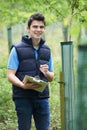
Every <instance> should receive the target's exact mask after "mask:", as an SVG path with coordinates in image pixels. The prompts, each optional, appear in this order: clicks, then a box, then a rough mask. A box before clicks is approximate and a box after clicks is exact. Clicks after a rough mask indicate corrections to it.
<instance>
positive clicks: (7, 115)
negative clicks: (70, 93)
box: [0, 0, 87, 130]
mask: <svg viewBox="0 0 87 130" xmlns="http://www.w3.org/2000/svg"><path fill="white" fill-rule="evenodd" d="M34 12H41V13H44V15H45V17H46V21H47V25H50V24H51V23H52V24H53V22H56V24H57V22H58V21H61V22H62V25H63V30H62V31H63V33H64V37H62V36H61V35H62V32H61V30H59V31H60V32H58V29H59V25H58V26H57V27H55V25H54V26H51V27H50V26H49V27H48V28H47V32H46V40H47V43H48V44H49V45H50V47H51V49H52V52H53V60H54V72H55V78H54V81H53V82H52V83H51V85H50V86H51V87H50V92H51V98H50V99H49V100H50V106H51V128H54V130H60V127H61V124H60V95H59V94H60V93H59V90H60V88H59V85H58V83H57V82H58V80H59V72H60V71H61V56H60V49H59V48H60V46H59V43H60V42H61V41H68V40H72V37H73V35H74V36H75V37H77V39H78V37H79V36H80V33H81V26H82V25H84V26H85V27H87V1H86V0H63V1H61V0H30V1H29V0H1V1H0V28H3V27H5V28H8V27H13V25H15V24H17V23H26V21H27V18H28V17H29V16H30V15H31V14H32V13H34ZM76 23H77V24H78V25H79V26H77V24H76ZM49 28H50V30H49ZM54 28H56V29H54ZM48 32H49V33H48ZM1 33H2V32H1V30H0V34H1ZM54 34H55V35H54ZM66 34H68V35H67V36H66ZM3 35H5V36H7V34H6V33H5V34H3ZM71 36H72V37H71ZM14 37H15V35H14ZM17 37H19V35H17ZM0 38H1V40H0V54H1V58H0V129H1V130H15V129H16V127H17V118H16V114H15V108H14V104H13V102H12V97H11V96H12V91H11V84H10V83H8V81H7V61H8V55H9V54H8V52H9V51H8V41H7V37H5V38H4V37H2V36H1V37H0ZM74 40H75V43H76V42H77V41H76V39H75V38H74ZM16 41H17V40H16ZM55 48H56V49H55ZM32 130H35V129H34V124H32Z"/></svg>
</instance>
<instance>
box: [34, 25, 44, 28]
mask: <svg viewBox="0 0 87 130" xmlns="http://www.w3.org/2000/svg"><path fill="white" fill-rule="evenodd" d="M32 27H33V28H35V29H37V28H40V29H43V28H44V26H37V25H33V26H32Z"/></svg>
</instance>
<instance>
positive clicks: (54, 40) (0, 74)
mask: <svg viewBox="0 0 87 130" xmlns="http://www.w3.org/2000/svg"><path fill="white" fill-rule="evenodd" d="M55 29H56V28H55ZM50 30H51V29H50V27H49V28H47V32H46V36H47V37H46V40H47V43H48V44H49V46H50V47H51V50H52V55H53V63H54V72H55V77H54V81H53V82H52V83H51V84H50V99H49V101H50V108H51V123H50V124H51V129H52V128H53V130H60V127H61V124H60V93H59V92H60V87H59V84H58V83H57V82H58V80H59V72H60V70H61V52H60V44H59V43H60V41H59V39H61V37H60V36H59V37H58V33H57V34H56V33H55V31H56V30H51V31H50ZM16 31H17V30H16ZM54 33H55V34H56V35H54V36H53V34H54ZM3 35H4V37H3V39H2V40H1V41H0V54H1V58H0V129H1V130H15V129H16V128H17V118H16V113H15V108H14V104H13V102H12V97H11V96H12V91H11V84H10V83H9V82H8V81H7V62H8V56H9V53H8V41H7V34H6V30H5V32H4V33H3ZM17 37H18V35H17ZM32 130H35V128H34V123H33V124H32Z"/></svg>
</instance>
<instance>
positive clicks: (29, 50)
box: [12, 36, 50, 99]
mask: <svg viewBox="0 0 87 130" xmlns="http://www.w3.org/2000/svg"><path fill="white" fill-rule="evenodd" d="M14 47H15V49H16V51H17V54H18V59H19V67H18V70H17V72H16V76H17V77H18V78H19V79H20V80H21V81H22V80H23V78H24V76H25V75H29V76H33V77H34V76H37V75H39V77H40V79H42V80H44V81H46V82H48V80H47V78H46V77H45V76H44V75H43V73H42V72H41V71H40V70H39V67H40V65H42V64H49V59H50V49H49V47H48V46H47V45H46V44H44V41H43V40H42V39H41V41H40V43H39V49H38V60H36V58H35V51H34V47H33V45H32V39H31V38H28V36H23V37H22V41H21V42H20V43H18V44H15V45H14ZM12 86H13V99H15V98H30V99H42V98H49V88H48V86H46V88H45V90H44V91H43V92H42V93H41V92H37V91H35V90H29V89H27V90H25V89H22V88H20V87H17V86H15V85H12Z"/></svg>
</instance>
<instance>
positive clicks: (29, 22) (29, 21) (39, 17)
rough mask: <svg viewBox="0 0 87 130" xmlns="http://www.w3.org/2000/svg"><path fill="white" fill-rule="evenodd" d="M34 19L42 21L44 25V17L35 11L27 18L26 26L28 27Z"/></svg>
mask: <svg viewBox="0 0 87 130" xmlns="http://www.w3.org/2000/svg"><path fill="white" fill-rule="evenodd" d="M34 20H38V21H42V22H43V23H44V25H46V22H45V17H44V16H43V15H42V14H40V13H35V14H33V15H31V16H30V18H29V20H28V27H30V25H31V23H32V22H33V21H34Z"/></svg>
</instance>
